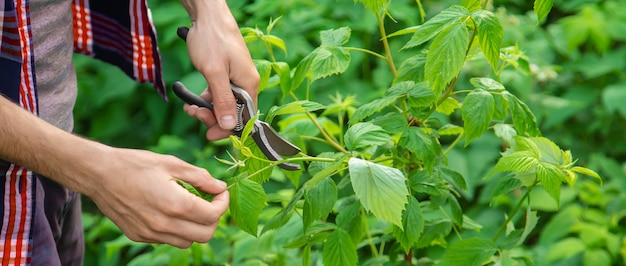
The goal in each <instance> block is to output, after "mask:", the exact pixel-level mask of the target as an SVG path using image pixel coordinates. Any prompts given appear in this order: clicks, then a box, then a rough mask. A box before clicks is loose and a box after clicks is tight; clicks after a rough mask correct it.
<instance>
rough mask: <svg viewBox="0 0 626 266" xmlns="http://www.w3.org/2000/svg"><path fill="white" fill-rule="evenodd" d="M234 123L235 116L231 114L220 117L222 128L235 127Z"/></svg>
mask: <svg viewBox="0 0 626 266" xmlns="http://www.w3.org/2000/svg"><path fill="white" fill-rule="evenodd" d="M236 123H237V121H235V117H234V116H232V115H225V116H222V119H220V126H221V127H222V128H223V129H233V128H235V124H236Z"/></svg>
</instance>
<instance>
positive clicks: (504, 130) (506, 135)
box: [493, 123, 517, 146]
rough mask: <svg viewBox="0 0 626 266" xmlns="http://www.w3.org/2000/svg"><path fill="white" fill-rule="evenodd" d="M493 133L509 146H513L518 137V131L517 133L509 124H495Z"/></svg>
mask: <svg viewBox="0 0 626 266" xmlns="http://www.w3.org/2000/svg"><path fill="white" fill-rule="evenodd" d="M493 132H494V133H495V134H496V136H497V137H498V138H501V139H502V140H504V142H506V143H507V144H508V145H509V146H512V145H513V137H515V136H517V131H515V129H514V128H513V126H511V125H509V124H501V123H498V124H495V125H494V126H493Z"/></svg>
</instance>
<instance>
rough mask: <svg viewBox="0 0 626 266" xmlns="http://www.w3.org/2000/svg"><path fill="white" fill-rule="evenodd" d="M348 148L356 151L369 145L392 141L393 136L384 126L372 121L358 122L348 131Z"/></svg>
mask: <svg viewBox="0 0 626 266" xmlns="http://www.w3.org/2000/svg"><path fill="white" fill-rule="evenodd" d="M344 140H345V142H346V148H348V150H351V151H354V150H356V149H359V148H364V147H368V146H381V145H385V144H387V143H389V142H390V141H391V136H389V133H387V132H386V131H385V130H384V129H383V128H382V127H380V126H377V125H374V124H372V123H370V122H362V123H357V124H355V125H353V126H351V127H350V128H348V130H347V131H346V134H345V136H344Z"/></svg>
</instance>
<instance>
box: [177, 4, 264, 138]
mask: <svg viewBox="0 0 626 266" xmlns="http://www.w3.org/2000/svg"><path fill="white" fill-rule="evenodd" d="M181 3H182V4H183V5H184V6H185V9H186V10H187V12H188V13H189V17H190V18H191V27H190V28H189V34H188V35H187V49H188V51H189V57H190V58H191V62H192V63H193V65H194V66H195V67H196V69H197V70H198V71H200V73H202V75H203V76H204V78H205V79H206V80H207V83H208V84H209V88H208V90H207V91H205V92H204V93H203V94H202V95H201V96H202V97H203V98H205V99H206V100H208V101H210V102H213V104H214V107H215V114H213V113H212V112H211V111H209V110H208V109H204V108H200V109H199V108H198V107H197V106H189V105H185V110H186V111H187V113H189V114H190V115H191V116H194V117H196V118H198V119H199V120H200V121H202V122H204V124H206V125H207V126H208V127H209V130H208V131H207V138H208V139H209V140H216V139H221V138H224V137H227V136H228V135H230V134H231V132H230V130H231V129H233V128H234V127H235V123H236V122H237V121H236V117H237V115H236V110H235V97H234V96H233V94H232V91H231V90H230V82H233V83H234V84H237V86H239V87H241V88H243V89H244V90H246V91H247V92H248V93H249V94H250V96H252V98H253V99H254V102H255V104H256V101H257V92H258V86H259V79H260V78H259V73H258V72H257V70H256V68H255V66H254V63H253V62H252V58H251V57H250V52H249V51H248V48H247V46H246V43H245V41H244V40H243V37H242V36H241V33H240V31H239V27H238V25H237V22H236V21H235V19H234V18H233V15H232V13H231V12H230V9H229V7H228V5H227V4H226V1H225V0H181Z"/></svg>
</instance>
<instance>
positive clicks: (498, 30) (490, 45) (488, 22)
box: [472, 9, 504, 73]
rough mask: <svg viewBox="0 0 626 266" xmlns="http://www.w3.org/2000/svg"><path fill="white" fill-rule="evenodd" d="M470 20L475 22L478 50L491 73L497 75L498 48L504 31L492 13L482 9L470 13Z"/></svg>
mask: <svg viewBox="0 0 626 266" xmlns="http://www.w3.org/2000/svg"><path fill="white" fill-rule="evenodd" d="M472 18H473V19H474V21H475V22H476V26H477V30H478V41H479V43H480V49H481V50H482V51H483V54H484V55H485V57H486V58H487V61H488V62H489V65H491V68H492V69H493V71H494V72H496V73H498V61H499V60H500V46H501V45H502V36H504V29H503V28H502V25H501V24H500V20H499V19H498V17H496V15H494V14H493V12H491V11H488V10H484V9H481V10H477V11H474V12H472Z"/></svg>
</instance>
